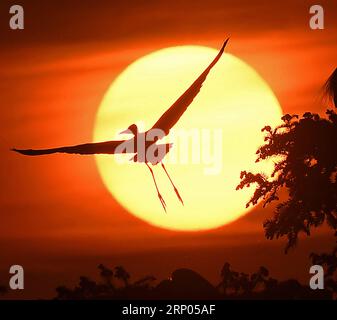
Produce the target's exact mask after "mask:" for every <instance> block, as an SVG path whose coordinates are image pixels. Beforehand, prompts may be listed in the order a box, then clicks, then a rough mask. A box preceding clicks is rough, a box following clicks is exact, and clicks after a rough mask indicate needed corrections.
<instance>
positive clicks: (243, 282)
mask: <svg viewBox="0 0 337 320" xmlns="http://www.w3.org/2000/svg"><path fill="white" fill-rule="evenodd" d="M103 268H104V270H106V271H108V270H110V269H108V268H106V267H104V266H102V265H100V266H99V269H100V270H102V269H103ZM123 270H124V271H125V272H126V270H125V269H124V268H123ZM110 271H111V270H110ZM111 272H112V271H111ZM127 274H128V275H129V273H127ZM100 276H101V281H98V282H96V281H93V280H90V279H88V278H87V277H80V279H79V283H78V285H77V286H75V288H73V289H70V288H67V287H64V286H62V287H58V288H57V289H56V291H57V296H56V298H55V299H58V300H85V299H114V300H119V299H142V300H147V299H218V300H219V299H331V298H332V295H333V292H336V288H335V287H334V288H333V287H329V288H327V289H326V290H316V291H314V290H311V289H310V288H309V287H307V286H303V285H301V284H300V283H299V282H298V281H296V280H292V279H290V280H287V281H278V280H276V279H274V278H272V277H270V276H269V271H268V270H267V269H266V268H265V267H260V268H259V269H258V270H257V272H255V273H252V274H250V275H249V274H245V273H242V272H236V271H234V270H232V269H231V266H230V264H229V263H225V264H224V266H223V268H222V270H221V273H220V277H221V281H220V283H219V284H218V285H217V286H213V285H212V284H210V283H209V282H208V281H207V280H206V279H204V278H203V277H202V276H200V275H199V274H197V273H196V272H194V271H192V270H189V269H178V270H176V271H174V272H173V273H172V275H171V277H170V278H169V279H166V280H163V281H161V282H159V283H158V284H157V285H155V284H154V281H155V280H156V279H155V278H154V277H152V276H148V277H144V278H142V279H140V280H138V281H136V282H132V283H130V282H128V284H127V285H122V286H116V285H113V284H112V283H111V282H110V281H112V278H109V279H110V280H109V282H107V281H106V278H105V276H103V277H102V272H100ZM128 279H130V275H129V277H128ZM123 282H124V280H123Z"/></svg>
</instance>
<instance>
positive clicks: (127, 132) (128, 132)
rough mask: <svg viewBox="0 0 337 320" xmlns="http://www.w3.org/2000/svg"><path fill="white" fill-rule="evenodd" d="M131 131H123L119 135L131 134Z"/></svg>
mask: <svg viewBox="0 0 337 320" xmlns="http://www.w3.org/2000/svg"><path fill="white" fill-rule="evenodd" d="M130 133H131V130H130V129H125V130H123V131H121V132H120V133H119V134H130Z"/></svg>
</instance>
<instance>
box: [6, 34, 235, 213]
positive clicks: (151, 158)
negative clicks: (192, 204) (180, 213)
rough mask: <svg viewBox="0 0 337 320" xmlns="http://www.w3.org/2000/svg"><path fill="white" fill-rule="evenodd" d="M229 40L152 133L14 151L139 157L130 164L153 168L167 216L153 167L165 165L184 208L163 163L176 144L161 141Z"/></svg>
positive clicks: (131, 128)
mask: <svg viewBox="0 0 337 320" xmlns="http://www.w3.org/2000/svg"><path fill="white" fill-rule="evenodd" d="M228 40H229V38H228V39H227V40H226V41H225V42H224V44H223V46H222V47H221V49H220V51H219V53H218V54H217V56H216V57H215V58H214V60H213V61H212V62H211V64H210V65H209V66H208V67H207V68H206V69H205V70H204V71H203V72H202V73H201V75H200V76H199V77H198V78H197V79H196V80H195V81H194V82H193V83H192V85H191V86H190V87H189V88H188V89H187V90H186V91H185V92H184V93H183V94H182V95H181V96H180V97H179V98H178V100H176V101H175V102H174V103H173V105H172V106H171V107H170V108H168V109H167V110H166V111H165V112H164V113H163V115H162V116H161V117H160V118H159V119H158V121H157V122H156V123H155V124H154V125H153V127H152V128H151V129H149V130H148V131H146V132H139V130H138V127H137V125H136V124H131V125H130V126H129V127H128V128H127V129H126V130H124V131H122V132H121V134H125V133H128V134H132V135H133V137H132V138H130V139H128V140H113V141H107V142H98V143H86V144H79V145H75V146H66V147H59V148H51V149H12V150H13V151H16V152H18V153H21V154H23V155H28V156H39V155H46V154H53V153H68V154H80V155H91V154H118V153H135V155H134V156H133V157H132V158H131V159H130V160H132V161H134V162H139V163H145V164H146V166H147V167H148V168H149V170H150V173H151V176H152V179H153V182H154V185H155V187H156V191H157V194H158V198H159V200H160V202H161V204H162V206H163V209H164V210H165V212H166V203H165V200H164V198H163V197H162V195H161V193H160V191H159V188H158V185H157V182H156V178H155V176H154V173H153V170H152V168H151V167H150V165H149V164H152V165H153V166H154V165H157V164H158V163H160V164H161V166H162V168H163V170H164V171H165V173H166V175H167V177H168V178H169V180H170V183H171V185H172V187H173V189H174V191H175V193H176V195H177V197H178V199H179V201H180V202H181V203H182V204H184V202H183V199H182V197H181V196H180V194H179V191H178V189H177V187H176V186H175V184H174V183H173V181H172V179H171V177H170V175H169V173H168V171H167V170H166V167H165V165H164V164H163V162H162V159H163V158H164V157H165V156H166V154H167V153H168V152H169V150H170V148H171V145H172V144H170V143H166V144H160V143H157V141H158V140H160V139H162V138H163V137H164V136H166V135H168V134H169V132H170V129H171V128H172V127H173V126H174V125H175V124H176V123H177V122H178V120H179V119H180V117H181V116H182V115H183V113H184V112H185V111H186V109H187V108H188V106H189V105H190V104H191V103H192V101H193V100H194V98H195V97H196V96H197V95H198V93H199V92H200V89H201V87H202V85H203V83H204V81H205V80H206V77H207V75H208V73H209V72H210V70H211V69H212V68H213V67H214V65H215V64H216V63H217V62H218V61H219V59H220V57H221V56H222V54H223V52H224V50H225V47H226V45H227V42H228ZM139 141H144V144H143V147H140V145H141V146H142V144H139V143H138V142H139ZM150 147H151V151H153V152H151V153H149V152H148V151H149V149H150ZM130 150H131V151H130Z"/></svg>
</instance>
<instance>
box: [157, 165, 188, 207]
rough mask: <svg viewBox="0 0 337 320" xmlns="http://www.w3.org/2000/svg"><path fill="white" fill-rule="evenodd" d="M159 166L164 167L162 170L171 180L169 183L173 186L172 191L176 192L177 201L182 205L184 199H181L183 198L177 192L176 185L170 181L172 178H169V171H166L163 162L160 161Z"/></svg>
mask: <svg viewBox="0 0 337 320" xmlns="http://www.w3.org/2000/svg"><path fill="white" fill-rule="evenodd" d="M161 166H162V167H163V169H164V171H165V173H166V175H167V177H168V178H169V179H170V182H171V184H172V187H173V189H174V192H175V193H176V195H177V197H178V199H179V201H180V202H181V203H182V205H184V201H183V199H182V198H181V196H180V194H179V191H178V189H177V187H176V186H175V185H174V183H173V181H172V179H171V177H170V175H169V173H168V172H167V170H166V168H165V165H164V163H162V162H161Z"/></svg>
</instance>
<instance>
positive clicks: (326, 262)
mask: <svg viewBox="0 0 337 320" xmlns="http://www.w3.org/2000/svg"><path fill="white" fill-rule="evenodd" d="M311 260H312V263H313V264H318V265H321V266H324V267H325V269H326V270H325V273H324V277H325V281H324V283H325V287H326V288H327V289H329V290H330V291H332V292H333V293H334V296H335V298H337V246H336V247H335V248H334V249H333V250H332V252H331V253H323V254H316V253H312V254H311Z"/></svg>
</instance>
